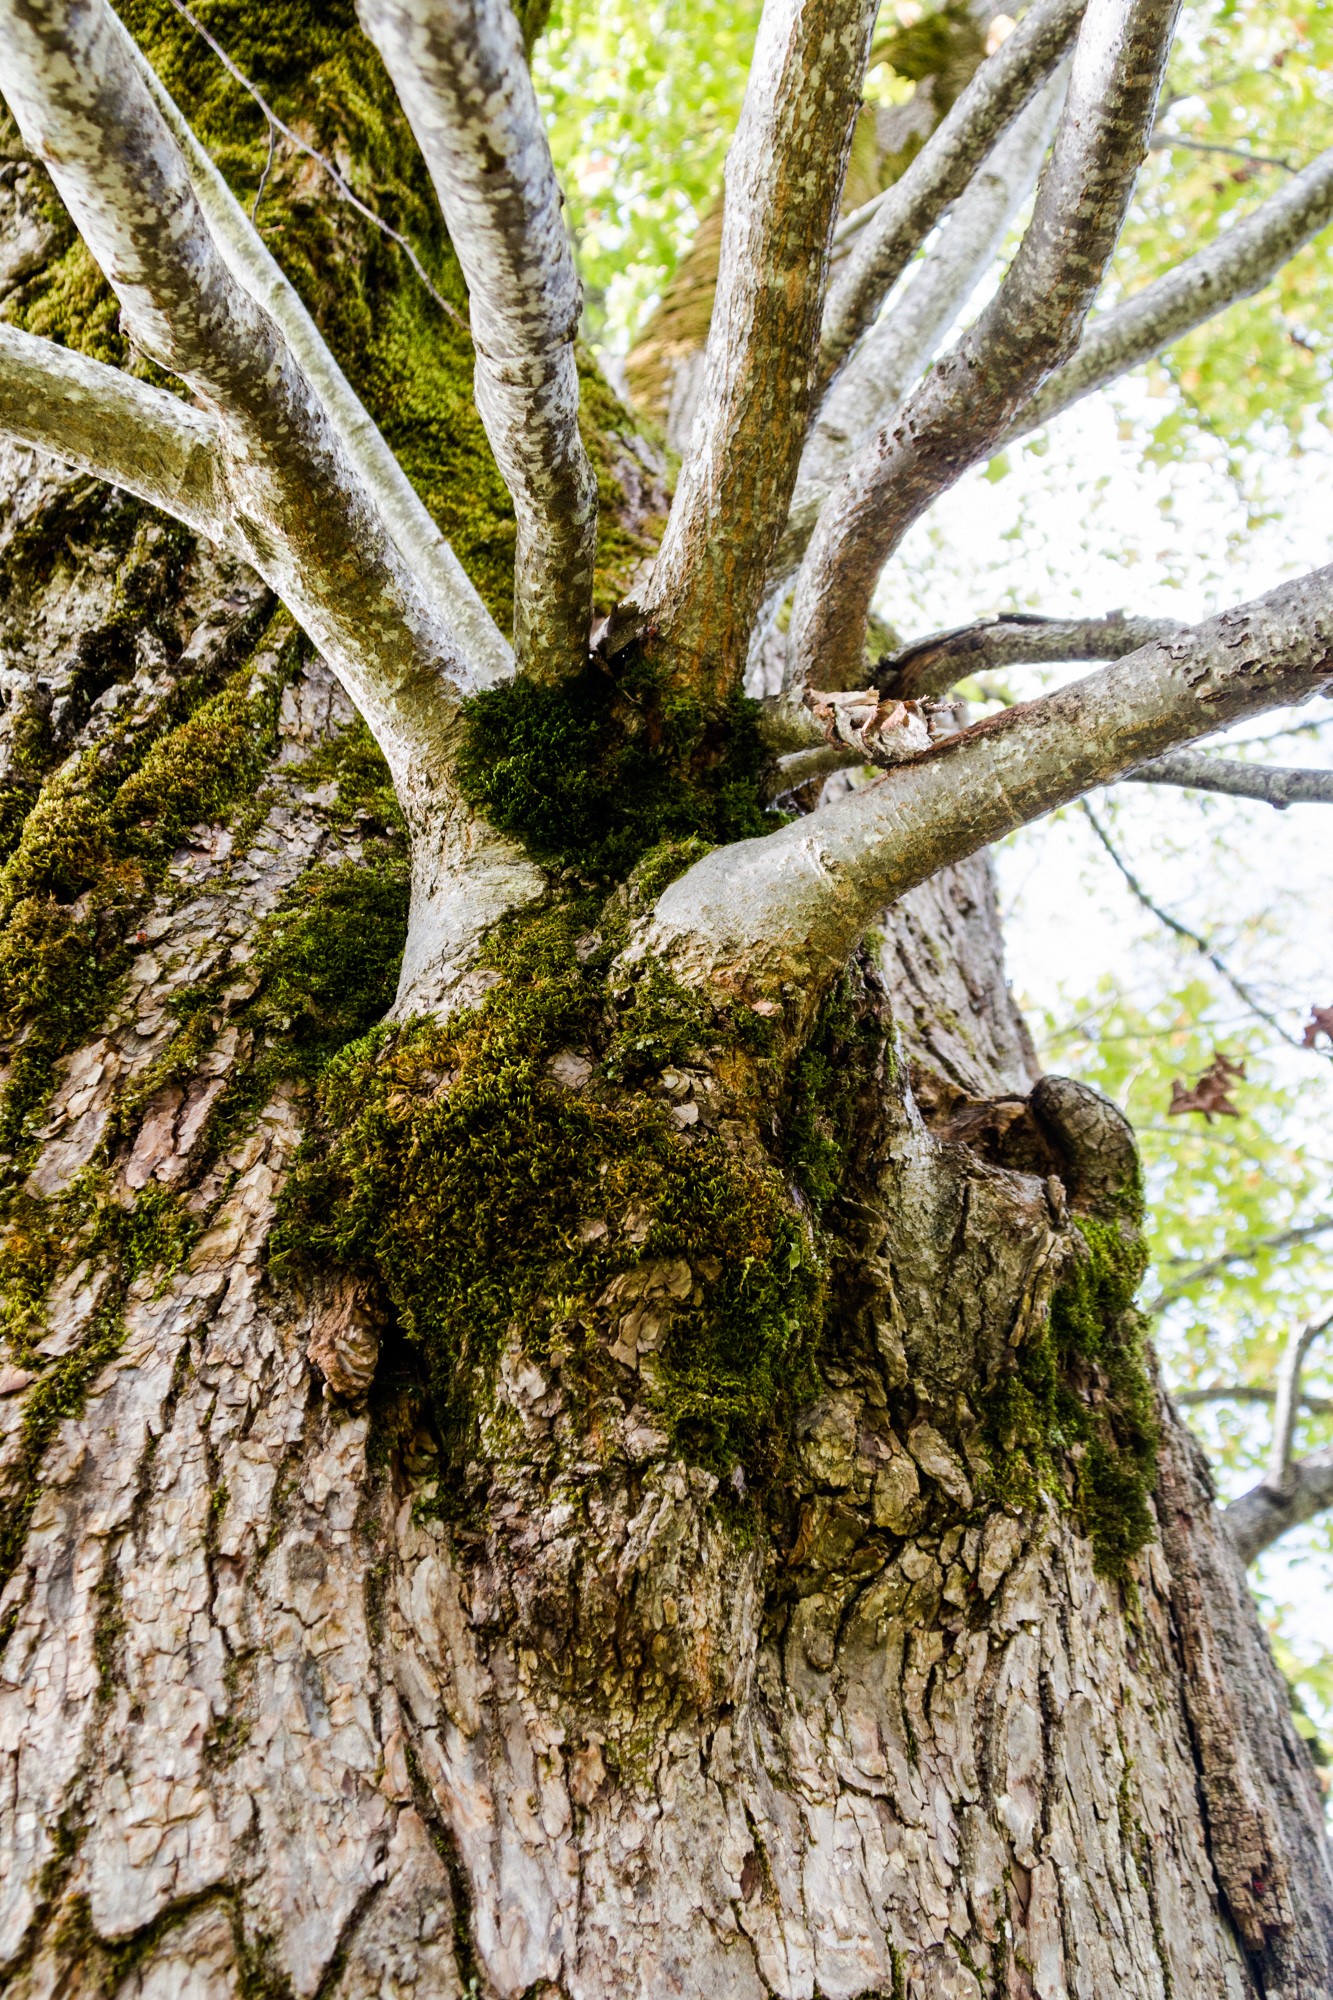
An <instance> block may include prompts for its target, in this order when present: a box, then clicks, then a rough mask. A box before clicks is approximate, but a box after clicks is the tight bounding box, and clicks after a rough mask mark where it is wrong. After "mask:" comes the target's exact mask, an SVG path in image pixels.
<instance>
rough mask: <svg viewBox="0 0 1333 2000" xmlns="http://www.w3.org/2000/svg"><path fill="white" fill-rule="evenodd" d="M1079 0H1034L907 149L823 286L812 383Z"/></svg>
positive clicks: (1038, 74)
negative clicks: (913, 148) (923, 136)
mask: <svg viewBox="0 0 1333 2000" xmlns="http://www.w3.org/2000/svg"><path fill="white" fill-rule="evenodd" d="M1084 5H1085V0H1036V4H1035V5H1033V6H1032V7H1030V8H1029V9H1028V11H1027V13H1026V14H1025V15H1024V16H1023V18H1022V20H1021V21H1020V22H1019V24H1018V26H1017V27H1016V28H1015V29H1014V31H1013V33H1012V34H1011V35H1009V36H1007V37H1006V39H1005V40H1004V41H1003V42H1001V44H1000V46H999V48H998V49H997V50H996V52H995V54H994V55H993V56H990V57H989V58H988V59H987V61H986V62H984V63H983V64H982V65H981V67H980V69H979V70H978V71H977V73H976V75H975V76H974V77H973V78H972V81H971V82H970V83H969V84H968V86H967V88H966V89H965V90H964V91H963V92H962V94H961V95H960V96H959V98H958V100H957V102H956V103H955V104H954V105H953V107H952V108H951V110H950V111H949V114H948V116H947V117H946V118H945V119H944V120H943V122H942V123H941V124H940V125H939V127H938V128H937V129H936V131H934V132H933V133H932V134H931V136H930V138H929V139H928V140H927V141H926V144H925V145H924V146H923V147H922V149H921V151H920V152H919V153H918V154H917V156H916V158H915V159H914V160H913V161H912V163H911V165H910V166H909V167H908V169H907V171H906V173H904V174H903V175H902V176H901V177H900V178H899V179H898V180H896V181H895V182H894V183H893V185H892V186H891V187H889V188H887V189H886V190H885V192H884V194H883V195H881V196H880V197H879V200H878V203H877V204H876V207H875V212H874V215H873V217H871V218H870V219H869V220H868V221H867V222H866V225H865V226H864V227H863V228H862V229H861V230H860V233H859V235H858V236H857V239H856V245H855V248H854V249H853V250H852V252H851V254H850V256H849V257H848V259H847V263H846V267H845V268H844V270H843V272H842V274H841V276H840V277H839V279H838V282H837V284H836V285H835V286H834V287H833V289H832V291H831V292H830V294H829V300H828V305H827V307H826V309H825V313H824V323H823V329H822V332H821V335H820V353H819V372H820V381H821V383H827V382H828V381H830V380H831V379H832V377H833V376H834V374H836V372H837V370H838V368H839V367H840V366H841V365H842V362H843V361H844V360H845V358H846V356H847V355H848V354H849V353H850V352H851V351H852V349H853V348H854V347H855V345H856V344H857V342H858V341H859V340H860V339H861V337H862V335H863V334H865V333H866V332H867V331H868V330H869V328H870V327H871V326H872V325H873V324H874V321H875V318H876V316H877V314H878V312H879V309H880V307H881V305H882V304H883V303H884V300H885V299H886V298H887V297H888V295H889V292H890V290H891V289H892V287H893V286H894V284H895V283H896V282H897V280H898V278H899V277H900V276H901V275H902V273H903V272H904V271H905V270H906V268H907V265H908V261H909V260H910V258H911V257H912V255H913V253H914V252H915V251H916V250H918V249H919V248H920V247H921V245H922V243H923V242H924V241H925V239H926V237H927V236H928V235H929V234H930V232H931V230H932V229H933V228H934V227H935V224H936V223H937V222H938V221H939V220H940V218H941V216H942V215H943V214H944V212H945V210H946V209H947V208H948V206H949V204H950V202H952V201H955V200H956V199H957V197H958V196H959V195H960V194H962V192H963V190H964V188H965V187H966V186H967V184H968V182H969V181H970V180H971V178H972V176H973V174H974V173H975V171H976V169H977V167H978V166H979V165H980V163H981V161H982V160H983V159H984V158H985V156H986V154H987V153H988V152H989V151H990V149H991V147H992V146H993V145H994V144H995V142H996V140H997V139H998V138H999V136H1000V134H1001V133H1002V132H1003V131H1004V129H1005V127H1006V126H1007V125H1008V124H1009V123H1010V122H1011V120H1012V119H1013V118H1014V117H1015V116H1016V115H1017V114H1018V112H1019V111H1021V110H1022V108H1023V106H1024V105H1025V104H1026V103H1027V101H1028V99H1029V98H1030V97H1031V96H1032V95H1033V93H1034V92H1035V91H1036V90H1037V89H1038V88H1039V87H1040V86H1041V84H1042V83H1044V82H1045V80H1046V78H1047V77H1048V76H1049V75H1050V73H1051V71H1052V70H1053V69H1054V68H1055V66H1056V64H1057V63H1058V62H1059V60H1060V58H1061V56H1062V55H1063V54H1064V52H1065V50H1066V49H1067V48H1068V47H1069V44H1070V43H1071V42H1072V41H1073V39H1074V36H1075V34H1076V32H1077V30H1078V24H1079V19H1080V17H1081V15H1082V13H1083V9H1084Z"/></svg>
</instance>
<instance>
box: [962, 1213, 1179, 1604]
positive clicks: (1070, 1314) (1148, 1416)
mask: <svg viewBox="0 0 1333 2000" xmlns="http://www.w3.org/2000/svg"><path fill="white" fill-rule="evenodd" d="M1077 1227H1078V1233H1079V1235H1080V1237H1081V1238H1082V1242H1083V1246H1084V1251H1085V1253H1086V1254H1085V1255H1083V1256H1081V1257H1080V1258H1079V1259H1078V1260H1077V1262H1076V1263H1075V1264H1074V1267H1073V1269H1072V1271H1071V1272H1070V1273H1069V1274H1068V1275H1067V1276H1066V1278H1065V1279H1064V1281H1063V1283H1062V1284H1061V1285H1060V1288H1059V1290H1058V1291H1057V1292H1056V1294H1055V1297H1054V1299H1053V1300H1052V1303H1051V1310H1050V1315H1049V1319H1048V1322H1047V1325H1046V1327H1045V1328H1044V1329H1043V1331H1042V1332H1041V1334H1040V1335H1039V1336H1038V1337H1037V1338H1036V1339H1035V1340H1032V1341H1029V1342H1028V1344H1027V1345H1026V1346H1024V1347H1023V1348H1022V1349H1021V1350H1020V1352H1019V1355H1018V1357H1017V1366H1016V1368H1015V1371H1014V1372H1013V1373H1012V1374H1010V1375H1007V1376H1005V1377H1003V1378H1002V1379H1001V1380H1000V1381H999V1382H998V1383H996V1384H995V1385H993V1386H992V1388H991V1389H990V1390H988V1391H987V1394H986V1396H985V1398H984V1403H983V1416H984V1433H985V1436H986V1441H987V1444H988V1446H989V1447H990V1454H991V1461H992V1465H993V1467H994V1470H995V1482H996V1488H997V1491H998V1492H999V1494H1000V1495H1001V1497H1003V1498H1005V1499H1008V1500H1011V1501H1013V1502H1014V1503H1015V1504H1018V1505H1020V1506H1026V1507H1030V1506H1032V1505H1033V1504H1034V1503H1035V1501H1036V1498H1037V1495H1038V1493H1039V1492H1040V1490H1041V1489H1042V1488H1043V1487H1045V1488H1046V1489H1047V1490H1050V1491H1055V1492H1060V1493H1063V1492H1064V1487H1063V1484H1062V1481H1061V1478H1060V1470H1061V1466H1062V1465H1063V1464H1064V1463H1065V1462H1066V1461H1067V1462H1068V1463H1070V1464H1072V1466H1073V1479H1074V1491H1073V1496H1072V1504H1073V1507H1074V1510H1075V1513H1076V1514H1077V1516H1078V1519H1079V1521H1080V1523H1081V1525H1082V1527H1083V1531H1084V1533H1085V1534H1087V1536H1088V1537H1089V1539H1090V1540H1091V1542H1092V1544H1093V1548H1094V1550H1095V1553H1096V1563H1097V1567H1098V1569H1099V1571H1100V1572H1101V1573H1102V1574H1103V1575H1106V1576H1112V1577H1123V1576H1124V1575H1125V1574H1126V1572H1127V1570H1128V1567H1129V1564H1130V1563H1131V1561H1132V1560H1133V1558H1134V1557H1135V1556H1136V1555H1137V1554H1138V1551H1139V1550H1140V1549H1141V1548H1142V1547H1143V1546H1144V1544H1145V1543H1146V1542H1147V1541H1148V1540H1149V1539H1150V1537H1151V1534H1152V1516H1151V1513H1150V1510H1149V1506H1148V1501H1149V1496H1150V1495H1151V1492H1152V1488H1153V1483H1154V1480H1155V1476H1156V1463H1157V1425H1156V1419H1155V1415H1154V1399H1153V1392H1152V1384H1151V1382H1150V1380H1149V1378H1148V1373H1147V1369H1146V1366H1145V1363H1144V1357H1143V1340H1144V1327H1143V1322H1142V1320H1141V1318H1140V1316H1139V1314H1138V1313H1137V1312H1136V1311H1135V1309H1134V1295H1135V1292H1136V1291H1137V1289H1138V1286H1139V1282H1140V1280H1141V1279H1142V1276H1143V1270H1144V1261H1145V1257H1144V1248H1143V1239H1142V1236H1141V1234H1140V1232H1139V1229H1138V1227H1137V1222H1136V1221H1130V1220H1129V1219H1126V1218H1111V1219H1107V1218H1105V1217H1097V1216H1088V1215H1081V1216H1079V1217H1078V1219H1077Z"/></svg>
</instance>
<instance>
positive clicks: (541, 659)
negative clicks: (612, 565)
mask: <svg viewBox="0 0 1333 2000" xmlns="http://www.w3.org/2000/svg"><path fill="white" fill-rule="evenodd" d="M358 12H359V15H360V19H361V22H362V25H363V27H364V28H365V30H366V33H367V34H368V35H369V36H370V38H371V40H372V41H373V42H374V43H375V46H376V47H377V48H378V50H379V52H380V54H381V55H382V56H383V57H384V61H385V64H386V66H387V68H388V71H389V74H390V76H391V77H392V78H393V81H394V85H395V88H396V89H397V92H398V95H399V98H400V100H401V101H402V105H403V109H404V110H405V111H406V113H407V116H408V120H409V122H410V124H411V126H412V130H413V132H414V133H415V135H416V140H417V144H418V145H419V146H420V147H421V151H422V154H423V156H424V158H425V161H426V164H427V166H428V167H429V168H430V173H431V179H432V180H433V182H434V184H435V192H436V194H437V195H438V197H439V201H440V207H441V209H442V210H443V212H444V219H445V221H446V223H447V224H448V226H449V237H450V241H451V242H452V244H453V247H454V251H455V253H456V255H457V257H458V261H459V263H460V264H461V265H462V267H463V273H464V276H465V277H466V279H467V283H468V302H469V308H470V312H471V318H472V337H473V339H474V341H475V342H476V349H477V370H476V399H477V408H478V410H479V412H480V414H481V420H482V422H483V424H484V425H485V427H486V435H487V437H488V439H489V440H490V445H491V449H492V451H493V452H494V453H495V459H496V463H497V464H498V466H499V468H500V472H501V475H502V477H503V478H504V482H505V484H506V486H507V487H508V488H509V493H510V497H511V499H512V500H513V503H514V512H515V515H516V516H517V520H518V552H517V556H516V559H515V565H514V644H515V648H516V650H517V654H518V660H519V666H520V669H521V670H522V671H524V672H527V673H531V674H533V675H534V676H536V677H537V678H538V679H543V680H557V679H559V678H561V677H562V676H563V675H566V674H569V673H572V672H574V671H576V670H577V669H578V668H579V667H581V666H582V665H583V663H584V661H585V660H586V658H587V651H588V634H589V629H590V627H591V623H592V584H593V564H594V559H595V556H596V542H597V481H596V479H595V477H594V475H593V470H592V466H591V465H590V464H589V461H588V454H587V452H586V450H585V449H584V445H583V440H582V438H581V436H580V434H579V422H578V412H579V381H578V370H577V368H576V366H575V358H574V340H575V336H576V335H577V333H578V325H579V315H580V313H581V311H582V307H583V295H582V289H581V287H580V285H579V280H578V275H577V273H576V272H575V269H574V258H573V253H572V251H571V249H570V244H569V239H568V236H567V234H566V231H565V225H564V218H563V216H562V214H561V195H560V190H559V188H558V187H557V185H556V179H555V168H554V167H553V166H552V164H551V152H550V147H549V146H548V144H547V140H546V131H545V127H544V126H543V124H542V119H541V113H540V111H539V109H538V106H537V97H536V93H535V91H534V89H533V85H532V78H531V76H530V75H529V73H528V66H527V61H526V59H525V56H524V51H523V38H522V35H521V34H520V32H519V26H518V22H517V20H516V19H515V16H514V13H513V10H512V8H511V7H510V6H509V5H508V4H507V0H359V5H358Z"/></svg>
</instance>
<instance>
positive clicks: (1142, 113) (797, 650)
mask: <svg viewBox="0 0 1333 2000" xmlns="http://www.w3.org/2000/svg"><path fill="white" fill-rule="evenodd" d="M1177 4H1178V0H1091V4H1090V6H1089V8H1088V11H1087V14H1086V16H1085V17H1084V22H1083V27H1082V30H1081V31H1080V34H1079V40H1078V46H1077V48H1076V50H1075V52H1074V61H1073V66H1072V69H1071V73H1070V81H1069V93H1068V97H1067V99H1066V102H1065V109H1064V114H1063V116H1062V118H1061V121H1060V128H1059V131H1058V132H1057V134H1056V139H1055V149H1054V152H1053V155H1052V158H1051V161H1050V164H1049V165H1048V166H1047V168H1046V171H1045V173H1044V174H1043V176H1042V181H1041V186H1040V187H1039V189H1038V191H1037V203H1036V208H1035V211H1034V213H1033V217H1032V222H1031V225H1030V227H1029V228H1028V230H1027V233H1026V235H1025V236H1024V238H1023V241H1022V244H1021V245H1020V246H1019V250H1018V253H1017V255H1016V257H1015V259H1014V262H1013V264H1012V266H1011V267H1010V269H1009V272H1008V274H1007V276H1006V277H1005V280H1004V282H1003V284H1002V285H1001V287H1000V290H999V292H998V293H997V294H996V296H995V298H994V299H993V300H992V301H991V304H990V305H989V306H988V307H987V309H986V311H985V312H984V313H983V314H982V315H981V317H980V319H979V320H978V321H977V322H976V324H975V326H973V327H972V328H971V329H970V331H969V332H968V333H967V334H965V335H964V337H963V338H962V340H960V341H959V342H958V344H957V346H956V347H954V348H953V349H952V350H951V351H950V353H949V354H947V355H946V356H945V358H944V360H943V361H942V362H940V364H939V365H938V366H937V367H936V369H935V370H934V372H933V373H932V374H931V375H930V376H929V377H928V378H927V379H926V381H925V382H924V383H923V384H922V385H921V387H920V388H919V389H918V390H917V391H916V392H915V394H914V395H913V396H912V397H911V399H910V400H909V401H908V403H907V404H906V405H905V406H904V407H903V409H902V410H901V411H900V413H899V415H898V418H897V420H896V421H895V422H894V423H893V425H892V427H891V428H890V427H888V426H886V427H884V428H882V429H881V430H880V431H878V432H877V433H876V435H875V437H874V438H872V439H871V441H870V442H869V444H867V445H866V446H865V448H864V449H863V450H862V451H861V452H860V453H859V454H858V455H857V457H856V458H855V459H854V460H853V462H852V464H851V466H850V467H849V468H848V471H847V474H846V477H845V478H844V480H843V481H842V483H841V485H840V486H839V487H838V488H837V489H836V490H835V491H834V493H833V495H832V496H831V498H830V499H829V501H828V504H827V505H826V506H825V508H824V511H823V514H822V515H821V517H820V520H819V524H818V526H817V528H816V529H815V533H814V536H813V538H812V540H811V543H810V547H809V549H808V551H807V553H806V558H805V561H804V563H803V565H802V568H801V575H800V578H799V580H798V582H797V587H796V601H795V605H794V607H793V611H792V641H791V643H792V655H793V668H794V672H795V674H796V676H797V678H798V679H800V678H808V677H811V676H812V675H813V674H814V673H815V672H816V671H817V672H818V674H819V676H820V678H821V680H822V682H823V684H824V685H825V686H830V685H831V686H834V687H837V686H852V685H854V684H855V682H856V679H857V677H858V667H859V661H860V657H861V649H862V644H863V640H864V635H865V625H866V616H867V613H868V611H869V606H870V598H871V594H872V592H873V590H874V587H875V584H876V582H877V581H878V578H879V573H880V570H881V569H882V568H883V566H884V563H885V561H886V560H887V558H888V557H889V556H890V555H891V554H892V552H893V550H894V549H895V548H896V547H897V546H898V543H899V542H900V541H901V540H902V537H903V536H904V534H906V532H907V530H908V528H909V527H910V526H911V524H912V523H913V521H915V520H917V519H918V518H919V517H920V515H921V514H922V513H923V512H924V511H925V509H926V508H927V507H928V506H929V505H930V503H931V502H932V501H933V500H934V499H936V498H937V497H938V495H939V494H940V493H941V492H942V491H944V489H945V488H946V487H948V486H950V485H952V484H953V482H954V481H955V480H956V479H957V478H958V477H959V475H960V474H961V473H962V472H963V471H965V470H966V468H967V467H968V466H969V465H973V464H976V463H977V462H978V461H979V460H980V459H983V458H985V457H987V456H988V455H989V453H990V451H991V450H992V449H993V447H994V444H995V442H996V440H997V439H998V438H999V437H1000V436H1002V435H1003V433H1004V432H1005V430H1007V428H1008V427H1009V425H1010V423H1011V422H1012V421H1013V418H1014V416H1015V415H1016V413H1017V412H1018V410H1019V409H1020V408H1021V407H1022V405H1023V404H1024V403H1025V402H1026V401H1027V399H1028V398H1029V397H1030V396H1031V395H1032V394H1033V392H1034V390H1035V389H1036V388H1037V387H1038V385H1039V384H1040V383H1041V382H1042V381H1043V380H1044V378H1045V377H1046V375H1047V374H1049V373H1050V372H1051V370H1052V369H1054V368H1056V367H1058V366H1059V365H1060V364H1061V363H1062V362H1063V361H1064V360H1065V359H1066V358H1067V357H1068V356H1069V355H1070V354H1071V353H1072V352H1073V349H1074V348H1075V346H1076V345H1077V342H1078V339H1079V335H1080V333H1081V331H1082V327H1083V321H1084V318H1085V317H1086V315H1087V312H1088V310H1089V308H1090V306H1091V304H1092V302H1093V299H1094V298H1095V297H1096V294H1097V289H1098V287H1099V285H1100V283H1101V278H1102V273H1103V271H1104V270H1105V267H1106V264H1107V261H1108V259H1109V257H1110V255H1111V252H1112V250H1113V248H1114V247H1115V241H1116V238H1117V236H1118V235H1119V233H1120V225H1121V223H1122V221H1123V219H1124V214H1125V209H1126V207H1127V205H1128V202H1129V197H1130V193H1131V191H1132V189H1133V185H1134V179H1135V175H1136V174H1137V172H1138V168H1139V166H1140V164H1141V162H1142V160H1143V157H1144V153H1145V151H1146V147H1147V138H1148V132H1149V130H1150V128H1151V123H1152V118H1153V114H1154V111H1155V108H1156V103H1157V92H1158V88H1159V85H1160V82H1161V73H1162V67H1163V64H1164V63H1165V60H1166V52H1167V49H1168V47H1169V44H1170V39H1171V31H1172V29H1173V27H1174V24H1175V18H1176V12H1177Z"/></svg>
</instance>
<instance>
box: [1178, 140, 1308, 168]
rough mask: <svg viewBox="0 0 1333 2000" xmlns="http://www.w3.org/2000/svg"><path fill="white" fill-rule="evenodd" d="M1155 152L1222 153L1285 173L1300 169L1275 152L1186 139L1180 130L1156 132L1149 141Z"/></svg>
mask: <svg viewBox="0 0 1333 2000" xmlns="http://www.w3.org/2000/svg"><path fill="white" fill-rule="evenodd" d="M1148 148H1149V151H1150V152H1153V153H1171V152H1176V151H1180V152H1185V153H1220V154H1222V155H1223V156H1224V158H1226V159H1229V160H1244V162H1245V164H1246V166H1247V167H1280V168H1281V169H1282V171H1283V173H1284V174H1294V173H1298V172H1299V171H1300V169H1299V168H1298V167H1296V166H1294V165H1293V164H1292V162H1291V161H1290V160H1282V159H1279V158H1278V157H1277V155H1276V154H1273V153H1251V152H1248V151H1247V150H1246V148H1245V147H1244V146H1219V145H1218V144H1216V142H1215V141H1213V140H1211V139H1184V138H1182V137H1181V136H1180V134H1179V133H1178V132H1154V133H1153V135H1152V138H1151V139H1150V140H1149V141H1148Z"/></svg>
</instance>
